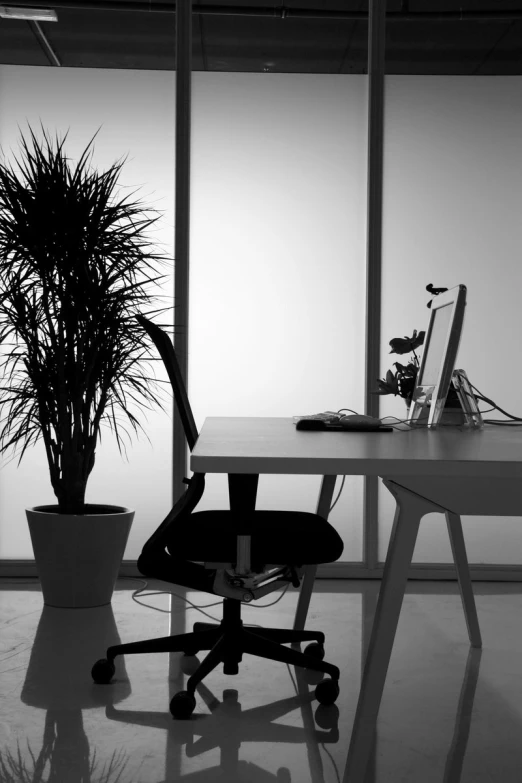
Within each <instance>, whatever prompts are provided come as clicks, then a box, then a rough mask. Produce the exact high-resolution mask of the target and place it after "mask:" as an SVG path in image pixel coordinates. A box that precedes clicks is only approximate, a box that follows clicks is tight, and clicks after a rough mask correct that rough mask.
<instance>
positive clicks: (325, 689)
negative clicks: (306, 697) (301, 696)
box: [315, 680, 339, 704]
mask: <svg viewBox="0 0 522 783" xmlns="http://www.w3.org/2000/svg"><path fill="white" fill-rule="evenodd" d="M338 696H339V685H338V682H337V680H323V681H322V682H320V683H319V684H318V685H317V687H316V689H315V698H316V699H317V701H318V702H319V704H333V703H334V701H335V700H336V699H337V697H338Z"/></svg>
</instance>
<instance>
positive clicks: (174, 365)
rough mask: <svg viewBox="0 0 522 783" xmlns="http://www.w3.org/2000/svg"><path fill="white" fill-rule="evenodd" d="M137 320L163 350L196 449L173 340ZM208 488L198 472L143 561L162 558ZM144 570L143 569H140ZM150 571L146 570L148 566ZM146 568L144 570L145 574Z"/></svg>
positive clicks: (149, 323) (186, 429) (150, 542)
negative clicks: (173, 534) (177, 528)
mask: <svg viewBox="0 0 522 783" xmlns="http://www.w3.org/2000/svg"><path fill="white" fill-rule="evenodd" d="M136 319H137V320H138V321H139V323H140V325H141V326H142V327H143V328H144V329H145V331H146V332H147V334H148V335H149V336H150V337H151V339H152V341H153V343H154V345H155V346H156V348H157V349H158V351H159V354H160V356H161V358H162V360H163V364H164V365H165V367H166V369H167V372H168V375H169V379H170V382H171V384H172V389H173V391H174V399H175V400H176V406H177V408H178V412H179V415H180V418H181V422H182V424H183V430H184V432H185V437H186V439H187V443H188V445H189V448H190V450H191V451H192V449H193V448H194V444H195V443H196V440H197V438H198V431H197V428H196V423H195V421H194V416H193V415H192V409H191V407H190V403H189V400H188V395H187V390H186V388H185V384H184V382H183V377H182V375H181V370H180V367H179V364H178V360H177V358H176V353H175V351H174V346H173V345H172V340H171V339H170V337H169V336H168V334H167V333H166V332H164V331H163V329H160V327H159V326H157V325H156V324H154V323H152V321H149V319H148V318H145V316H143V315H137V316H136ZM204 488H205V475H204V474H203V473H195V474H194V475H193V477H192V478H191V479H190V481H189V486H188V489H187V490H186V491H185V492H184V493H183V494H182V495H181V497H180V498H179V499H178V500H177V502H176V504H175V505H174V508H172V509H171V511H169V513H168V514H167V516H166V517H165V519H164V520H163V522H162V523H161V525H160V526H159V527H158V528H157V530H155V531H154V533H153V534H152V535H151V537H150V538H149V540H148V541H147V542H146V543H145V545H144V547H143V551H142V554H141V557H140V560H141V562H142V564H144V563H145V562H146V560H147V557H148V556H149V553H151V554H152V558H153V559H154V558H157V557H158V552H161V550H163V549H164V548H165V545H166V543H168V541H169V540H170V537H171V528H172V527H173V526H175V525H176V524H179V521H180V518H182V517H185V516H188V515H189V514H190V513H191V512H192V511H193V509H194V508H195V507H196V506H197V504H198V503H199V501H200V500H201V496H202V495H203V491H204ZM140 560H138V568H140ZM140 570H141V569H140ZM145 571H146V569H145ZM145 571H143V570H142V573H145Z"/></svg>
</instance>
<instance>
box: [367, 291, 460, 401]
mask: <svg viewBox="0 0 522 783" xmlns="http://www.w3.org/2000/svg"><path fill="white" fill-rule="evenodd" d="M447 290H448V289H447V288H434V287H433V283H429V284H428V285H427V286H426V291H429V293H430V294H432V296H433V297H435V296H438V295H439V294H442V293H444V291H447ZM432 302H433V299H430V301H429V302H428V304H427V305H426V306H427V307H431V304H432ZM425 336H426V332H419V333H417V330H416V329H414V330H413V334H412V336H411V337H394V338H393V340H390V348H391V351H390V353H396V354H399V355H405V354H411V353H413V358H411V357H410V360H409V362H408V363H407V364H401V362H394V367H395V372H393V370H388V372H387V373H386V377H385V378H384V379H382V380H378V381H377V384H378V386H379V388H378V389H376V390H375V391H373V392H372V394H394V395H395V396H397V395H398V396H399V397H402V398H403V399H404V400H405V401H406V407H407V409H408V410H409V408H410V405H411V402H412V398H413V391H414V389H415V380H416V378H417V373H418V372H419V368H420V361H419V357H418V356H417V354H416V352H415V350H416V349H418V348H420V346H421V345H424V338H425ZM446 407H448V408H452V407H460V403H459V401H458V397H457V393H456V392H455V390H454V389H453V387H450V390H449V392H448V398H447V401H446Z"/></svg>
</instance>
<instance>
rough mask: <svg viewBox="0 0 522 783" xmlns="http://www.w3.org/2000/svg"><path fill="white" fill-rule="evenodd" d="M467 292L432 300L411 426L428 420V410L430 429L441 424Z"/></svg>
mask: <svg viewBox="0 0 522 783" xmlns="http://www.w3.org/2000/svg"><path fill="white" fill-rule="evenodd" d="M466 291H467V289H466V286H465V285H458V286H455V288H451V289H450V290H449V291H445V292H444V293H442V294H439V296H437V298H436V299H434V300H433V304H432V306H431V314H430V322H429V325H428V329H427V331H426V339H425V342H424V352H423V354H422V360H421V364H420V367H419V372H418V373H417V378H416V379H415V388H414V390H413V398H412V404H411V407H410V411H411V416H410V424H416V423H420V422H419V419H421V418H422V419H425V415H426V412H427V410H428V408H429V415H428V419H427V425H428V427H436V426H437V424H438V423H439V421H440V417H441V416H442V412H443V410H444V405H445V403H446V397H447V396H448V391H449V388H450V384H451V378H452V375H453V370H454V369H455V362H456V360H457V352H458V348H459V343H460V335H461V333H462V325H463V322H464V311H465V309H466ZM422 423H424V421H423V422H422Z"/></svg>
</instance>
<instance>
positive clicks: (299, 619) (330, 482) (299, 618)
mask: <svg viewBox="0 0 522 783" xmlns="http://www.w3.org/2000/svg"><path fill="white" fill-rule="evenodd" d="M336 480H337V476H323V480H322V483H321V491H320V492H319V500H318V501H317V510H316V514H319V516H321V517H323V518H324V519H328V514H329V513H330V507H331V505H332V497H333V493H334V489H335V482H336ZM316 573H317V566H316V565H309V566H306V567H305V570H304V577H303V582H302V584H301V590H300V592H299V600H298V601H297V609H296V610H295V619H294V630H295V631H302V630H304V627H305V622H306V615H307V614H308V607H309V606H310V599H311V597H312V591H313V589H314V582H315V575H316Z"/></svg>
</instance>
